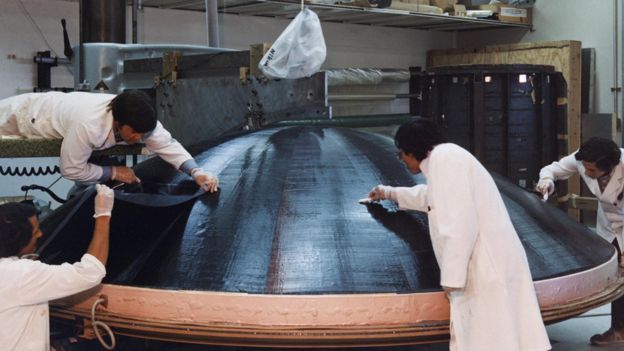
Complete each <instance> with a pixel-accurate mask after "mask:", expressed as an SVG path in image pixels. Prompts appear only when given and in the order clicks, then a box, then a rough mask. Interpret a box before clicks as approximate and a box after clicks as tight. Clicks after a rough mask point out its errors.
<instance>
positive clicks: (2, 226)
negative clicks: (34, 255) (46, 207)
mask: <svg viewBox="0 0 624 351" xmlns="http://www.w3.org/2000/svg"><path fill="white" fill-rule="evenodd" d="M35 215H37V209H36V208H35V207H34V206H31V205H26V204H22V203H18V202H10V203H6V204H3V205H0V257H11V256H17V255H19V253H20V251H21V250H22V249H23V248H24V247H25V246H26V245H28V243H29V242H30V240H31V239H32V231H33V227H32V224H31V223H30V221H29V220H28V219H29V218H30V217H32V216H35Z"/></svg>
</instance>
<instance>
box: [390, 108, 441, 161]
mask: <svg viewBox="0 0 624 351" xmlns="http://www.w3.org/2000/svg"><path fill="white" fill-rule="evenodd" d="M446 142H447V139H446V137H445V136H444V135H443V134H442V131H441V130H440V129H439V128H438V127H437V126H436V125H435V123H433V121H431V120H430V119H425V118H417V119H415V120H413V121H409V122H405V123H403V124H402V125H401V126H400V127H399V130H397V132H396V134H395V135H394V145H396V147H397V148H399V149H401V150H403V152H405V153H408V154H411V155H412V156H414V158H416V159H417V160H418V161H422V160H424V159H425V158H427V154H428V153H429V151H431V150H433V147H434V146H436V145H438V144H442V143H446Z"/></svg>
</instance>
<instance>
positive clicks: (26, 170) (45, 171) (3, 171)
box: [0, 166, 61, 176]
mask: <svg viewBox="0 0 624 351" xmlns="http://www.w3.org/2000/svg"><path fill="white" fill-rule="evenodd" d="M57 173H61V169H60V168H59V167H58V166H54V168H52V167H50V166H46V167H45V168H43V167H21V168H18V167H6V168H4V167H2V166H0V175H3V176H6V175H9V176H40V175H49V174H57Z"/></svg>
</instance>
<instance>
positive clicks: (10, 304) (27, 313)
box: [0, 184, 114, 351]
mask: <svg viewBox="0 0 624 351" xmlns="http://www.w3.org/2000/svg"><path fill="white" fill-rule="evenodd" d="M96 191H97V195H96V196H95V214H94V216H93V217H95V227H94V229H93V236H92V238H91V243H90V244H89V247H88V248H87V252H86V253H85V254H84V255H83V256H82V258H81V259H80V261H79V262H76V263H74V264H69V263H63V264H61V265H50V264H45V263H42V262H39V261H33V260H30V259H26V258H21V257H22V256H24V255H27V254H31V253H34V252H35V249H36V247H37V240H38V239H39V238H41V237H42V236H43V233H42V232H41V230H40V229H39V221H38V220H37V215H36V214H37V212H36V209H35V208H34V207H33V206H30V205H26V204H22V203H7V204H3V205H0V277H2V279H1V281H0V330H2V332H0V345H2V346H1V348H2V350H9V351H23V350H37V351H40V350H49V349H50V325H49V319H50V316H49V309H48V301H51V300H56V299H59V298H62V297H66V296H70V295H73V294H76V293H79V292H81V291H84V290H87V289H90V288H92V287H94V286H96V285H98V284H99V283H100V282H101V281H102V279H103V278H104V275H105V274H106V268H105V267H104V266H105V265H106V261H107V260H108V246H109V227H110V218H111V211H112V210H113V203H114V193H113V190H111V189H110V188H108V187H107V186H105V185H101V184H97V185H96Z"/></svg>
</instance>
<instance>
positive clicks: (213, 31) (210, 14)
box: [205, 0, 221, 48]
mask: <svg viewBox="0 0 624 351" xmlns="http://www.w3.org/2000/svg"><path fill="white" fill-rule="evenodd" d="M205 4H206V29H207V30H208V46H210V47H214V48H218V47H221V43H219V11H218V4H217V0H206V1H205Z"/></svg>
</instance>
